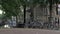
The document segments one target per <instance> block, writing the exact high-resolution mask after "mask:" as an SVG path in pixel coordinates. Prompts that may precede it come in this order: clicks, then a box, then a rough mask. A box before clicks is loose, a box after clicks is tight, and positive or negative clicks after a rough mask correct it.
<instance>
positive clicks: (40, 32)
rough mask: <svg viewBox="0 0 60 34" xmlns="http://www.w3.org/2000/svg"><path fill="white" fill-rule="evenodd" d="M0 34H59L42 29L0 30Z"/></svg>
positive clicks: (58, 32)
mask: <svg viewBox="0 0 60 34" xmlns="http://www.w3.org/2000/svg"><path fill="white" fill-rule="evenodd" d="M0 34H60V31H58V30H44V29H21V28H20V29H19V28H14V29H13V28H12V29H0Z"/></svg>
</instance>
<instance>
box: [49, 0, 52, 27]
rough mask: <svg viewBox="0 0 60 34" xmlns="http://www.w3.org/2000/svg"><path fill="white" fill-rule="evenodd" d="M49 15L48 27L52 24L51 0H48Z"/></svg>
mask: <svg viewBox="0 0 60 34" xmlns="http://www.w3.org/2000/svg"><path fill="white" fill-rule="evenodd" d="M49 4H50V7H49V8H50V17H49V28H51V25H52V0H50V3H49Z"/></svg>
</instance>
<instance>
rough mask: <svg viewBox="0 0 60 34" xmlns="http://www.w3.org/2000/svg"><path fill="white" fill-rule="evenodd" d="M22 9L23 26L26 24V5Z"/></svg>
mask: <svg viewBox="0 0 60 34" xmlns="http://www.w3.org/2000/svg"><path fill="white" fill-rule="evenodd" d="M23 7H24V25H25V23H26V5H23ZM24 27H25V26H24Z"/></svg>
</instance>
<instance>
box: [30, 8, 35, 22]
mask: <svg viewBox="0 0 60 34" xmlns="http://www.w3.org/2000/svg"><path fill="white" fill-rule="evenodd" d="M30 9H31V14H30V20H31V21H32V22H33V20H34V12H33V7H31V8H30Z"/></svg>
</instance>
